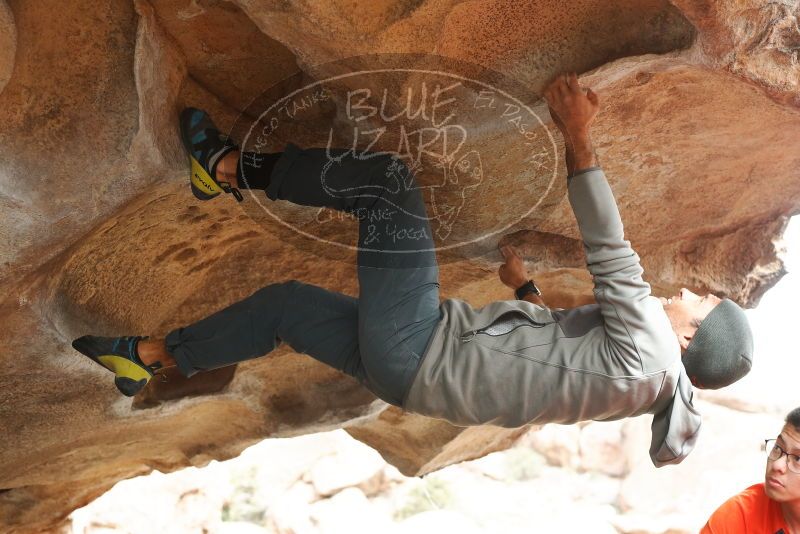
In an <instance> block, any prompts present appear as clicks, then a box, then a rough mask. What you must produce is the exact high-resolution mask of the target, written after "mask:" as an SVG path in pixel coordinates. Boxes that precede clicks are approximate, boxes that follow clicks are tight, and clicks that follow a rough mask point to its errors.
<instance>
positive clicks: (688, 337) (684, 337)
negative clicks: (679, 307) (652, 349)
mask: <svg viewBox="0 0 800 534" xmlns="http://www.w3.org/2000/svg"><path fill="white" fill-rule="evenodd" d="M693 337H694V332H693V333H691V334H687V333H686V332H684V333H681V334H678V343H680V344H681V349H683V350H686V349H687V348H689V343H691V342H692V338H693Z"/></svg>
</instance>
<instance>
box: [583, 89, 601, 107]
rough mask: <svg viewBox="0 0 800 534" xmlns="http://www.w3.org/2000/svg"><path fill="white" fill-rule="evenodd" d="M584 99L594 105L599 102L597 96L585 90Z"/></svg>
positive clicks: (589, 90)
mask: <svg viewBox="0 0 800 534" xmlns="http://www.w3.org/2000/svg"><path fill="white" fill-rule="evenodd" d="M586 97H587V98H588V99H589V102H591V103H592V104H594V105H597V104H598V103H599V101H600V99H599V98H597V94H596V93H595V92H594V91H592V90H591V89H587V90H586Z"/></svg>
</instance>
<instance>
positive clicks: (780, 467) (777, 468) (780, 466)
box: [769, 454, 788, 474]
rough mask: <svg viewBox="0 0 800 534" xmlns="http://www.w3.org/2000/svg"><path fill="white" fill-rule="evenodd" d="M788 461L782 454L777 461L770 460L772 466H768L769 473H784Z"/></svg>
mask: <svg viewBox="0 0 800 534" xmlns="http://www.w3.org/2000/svg"><path fill="white" fill-rule="evenodd" d="M787 463H788V459H787V457H786V455H785V454H784V455H783V456H781V457H780V458H778V459H777V460H772V465H770V466H769V470H770V471H774V472H775V473H779V474H784V473H786V467H787Z"/></svg>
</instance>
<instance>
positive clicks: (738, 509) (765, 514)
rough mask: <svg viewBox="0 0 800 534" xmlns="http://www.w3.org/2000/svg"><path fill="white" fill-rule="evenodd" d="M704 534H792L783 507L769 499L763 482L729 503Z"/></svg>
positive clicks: (703, 531)
mask: <svg viewBox="0 0 800 534" xmlns="http://www.w3.org/2000/svg"><path fill="white" fill-rule="evenodd" d="M700 534H789V527H787V526H786V521H784V519H783V512H781V505H780V504H778V503H777V502H775V501H773V500H772V499H770V498H769V497H767V494H766V493H764V484H763V483H762V484H755V485H753V486H750V487H749V488H747V489H746V490H744V491H743V492H741V493H740V494H738V495H734V496H733V497H731V498H730V499H728V500H727V501H725V502H724V503H723V504H722V506H720V507H719V508H717V511H716V512H714V513H713V514H711V517H710V518H709V519H708V522H707V523H706V526H704V527H703V530H701V531H700Z"/></svg>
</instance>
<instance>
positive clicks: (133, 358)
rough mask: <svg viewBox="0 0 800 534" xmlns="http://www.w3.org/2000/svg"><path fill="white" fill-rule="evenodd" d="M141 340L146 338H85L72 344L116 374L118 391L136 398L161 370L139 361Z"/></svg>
mask: <svg viewBox="0 0 800 534" xmlns="http://www.w3.org/2000/svg"><path fill="white" fill-rule="evenodd" d="M142 339H147V338H145V337H141V336H132V337H99V336H83V337H79V338H78V339H76V340H74V341H73V342H72V348H74V349H75V350H77V351H78V352H80V353H81V354H83V355H85V356H88V357H89V358H91V359H92V360H94V361H95V362H97V363H99V364H100V365H102V366H103V367H105V368H106V369H108V370H109V371H111V372H112V373H114V375H115V376H114V384H115V385H116V386H117V389H119V390H120V391H121V392H122V394H123V395H126V396H128V397H133V396H134V395H136V394H137V393H138V392H139V391H141V390H142V388H143V387H145V386H146V385H147V383H148V382H150V379H151V378H153V375H154V374H155V372H156V371H157V370H158V369H160V368H161V363H160V362H156V363H154V364H151V365H146V364H145V363H144V362H142V360H140V359H139V355H138V353H137V351H136V348H137V345H138V344H139V340H142Z"/></svg>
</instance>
